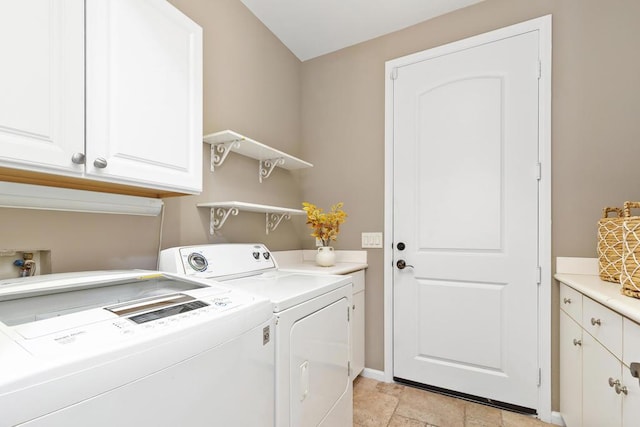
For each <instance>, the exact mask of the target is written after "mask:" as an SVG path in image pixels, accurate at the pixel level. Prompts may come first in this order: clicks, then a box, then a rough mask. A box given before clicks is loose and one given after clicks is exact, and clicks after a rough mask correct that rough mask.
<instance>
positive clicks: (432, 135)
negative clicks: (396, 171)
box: [414, 76, 503, 250]
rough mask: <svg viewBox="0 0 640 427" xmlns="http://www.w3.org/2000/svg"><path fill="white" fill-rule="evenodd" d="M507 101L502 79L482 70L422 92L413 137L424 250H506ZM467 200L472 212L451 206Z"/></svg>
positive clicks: (420, 244) (420, 242)
mask: <svg viewBox="0 0 640 427" xmlns="http://www.w3.org/2000/svg"><path fill="white" fill-rule="evenodd" d="M501 100H502V82H501V79H500V78H499V77H484V76H481V77H478V78H467V79H464V80H454V81H450V82H446V83H443V84H441V85H440V86H437V87H435V88H434V89H432V90H429V91H427V92H425V93H422V94H420V95H419V98H418V102H417V112H416V114H417V116H418V118H419V121H418V123H417V125H418V130H417V135H416V138H415V140H414V143H415V144H417V146H416V147H415V151H416V152H417V153H418V157H417V158H418V159H419V162H420V165H421V167H420V168H419V169H418V171H419V178H418V180H417V193H418V194H417V196H418V197H417V199H418V200H419V209H418V217H419V218H420V221H419V222H418V225H419V227H420V231H419V233H418V236H419V239H420V240H419V247H420V248H422V249H480V250H487V249H489V250H491V249H494V250H495V249H500V248H501V246H502V245H501V241H502V239H501V227H500V223H501V217H502V215H501V214H502V206H501V201H502V191H501V177H502V173H501V172H502V161H501V158H502V151H503V150H502V140H501V135H502V126H501V124H502V122H503V120H502V117H501V115H502V109H501V107H502V102H501ZM421 141H432V143H429V144H420V142H421ZM471 141H472V143H470V142H471ZM452 159H455V160H456V161H451V160H452ZM469 177H473V178H474V179H473V180H470V179H468V178H469ZM462 201H464V205H465V206H469V207H473V208H472V210H473V214H470V212H471V209H464V208H462V209H451V207H452V206H456V205H460V204H461V202H462Z"/></svg>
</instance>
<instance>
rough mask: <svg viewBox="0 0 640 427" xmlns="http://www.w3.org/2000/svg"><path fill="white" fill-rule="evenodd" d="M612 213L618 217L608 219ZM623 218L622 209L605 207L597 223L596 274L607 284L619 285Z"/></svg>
mask: <svg viewBox="0 0 640 427" xmlns="http://www.w3.org/2000/svg"><path fill="white" fill-rule="evenodd" d="M613 212H615V213H616V214H617V215H618V216H617V217H612V218H609V214H610V213H613ZM623 216H624V213H623V210H622V209H620V208H611V207H606V208H604V209H603V210H602V218H601V219H600V220H599V221H598V272H599V274H600V278H601V279H602V280H606V281H607V282H615V283H620V272H621V271H622V227H623V222H624V218H623Z"/></svg>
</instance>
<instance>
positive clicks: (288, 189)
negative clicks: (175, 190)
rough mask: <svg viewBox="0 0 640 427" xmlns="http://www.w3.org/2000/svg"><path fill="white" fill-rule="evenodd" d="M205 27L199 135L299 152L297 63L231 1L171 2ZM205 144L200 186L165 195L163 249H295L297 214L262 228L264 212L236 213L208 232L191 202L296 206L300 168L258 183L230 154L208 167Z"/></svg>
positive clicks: (204, 213) (253, 166)
mask: <svg viewBox="0 0 640 427" xmlns="http://www.w3.org/2000/svg"><path fill="white" fill-rule="evenodd" d="M171 3H173V4H174V5H175V6H176V7H178V8H179V9H180V10H182V11H183V12H184V13H185V14H186V15H188V16H189V17H190V18H191V19H193V20H194V21H196V22H197V23H198V24H200V25H201V26H202V27H203V30H204V31H203V32H204V97H203V99H204V134H205V135H206V134H208V133H212V132H217V131H220V130H225V129H231V130H234V131H236V132H239V133H241V134H243V135H246V136H248V137H250V138H252V139H255V140H257V141H260V142H262V143H264V144H267V145H269V146H271V147H274V148H276V149H278V150H281V151H285V152H287V153H289V154H292V155H294V156H300V155H301V153H300V147H301V141H300V135H301V134H300V61H299V60H298V59H297V58H296V57H295V56H294V55H293V54H292V53H291V52H290V51H289V50H288V49H287V48H286V47H284V45H283V44H282V43H281V42H280V41H279V40H278V39H277V38H276V37H275V36H274V35H273V34H272V33H271V32H270V31H269V30H268V29H267V28H266V27H265V26H264V25H262V23H261V22H260V21H258V19H257V18H256V17H255V16H253V14H252V13H251V12H250V11H249V10H248V9H247V8H246V7H245V6H244V5H243V4H242V3H241V2H240V1H238V0H215V1H211V0H171ZM203 150H204V164H205V166H204V174H203V175H204V176H203V179H204V191H203V192H202V194H201V195H199V196H189V197H180V198H177V199H166V200H165V202H166V203H167V215H166V219H165V227H164V238H163V244H162V246H163V247H170V246H175V245H189V244H198V243H209V242H210V243H218V242H256V241H259V242H263V243H265V244H266V245H267V246H268V247H269V248H270V249H272V250H285V249H298V248H299V247H300V243H299V238H298V229H299V228H300V223H301V221H302V217H296V218H294V219H293V220H291V221H283V222H282V223H281V224H280V226H279V227H278V229H277V230H275V232H273V233H270V234H269V235H267V234H266V233H265V217H264V214H257V213H242V212H241V213H240V214H239V215H238V216H237V217H230V218H229V219H228V221H227V223H226V224H225V225H224V226H223V228H222V229H221V230H220V231H219V232H218V233H217V234H216V235H215V236H209V231H208V230H209V211H208V210H207V209H202V208H201V209H198V208H196V207H195V205H196V203H200V202H214V201H231V200H238V201H243V202H252V203H259V204H267V205H275V206H283V207H290V208H301V207H302V206H301V205H300V203H301V200H302V199H301V197H302V195H301V191H300V186H299V183H298V179H299V175H300V173H299V172H290V171H286V170H283V169H281V168H276V170H275V171H274V172H273V174H272V175H271V176H270V177H269V178H268V179H266V180H265V181H264V182H263V183H262V184H260V183H259V182H258V162H257V161H255V160H253V159H249V158H246V157H242V156H239V155H237V154H234V153H232V154H230V155H229V157H228V158H227V160H226V162H225V163H224V164H223V165H222V166H221V167H219V168H217V169H216V171H215V172H213V173H212V172H210V171H209V167H208V164H209V162H210V153H209V146H208V145H205V146H204V147H203Z"/></svg>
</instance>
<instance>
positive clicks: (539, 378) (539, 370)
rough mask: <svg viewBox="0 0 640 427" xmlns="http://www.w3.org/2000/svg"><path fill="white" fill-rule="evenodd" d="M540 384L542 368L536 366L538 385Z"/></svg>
mask: <svg viewBox="0 0 640 427" xmlns="http://www.w3.org/2000/svg"><path fill="white" fill-rule="evenodd" d="M541 385H542V368H538V387H540V386H541Z"/></svg>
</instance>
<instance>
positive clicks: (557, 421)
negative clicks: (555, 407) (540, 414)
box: [551, 411, 565, 427]
mask: <svg viewBox="0 0 640 427" xmlns="http://www.w3.org/2000/svg"><path fill="white" fill-rule="evenodd" d="M551 424H553V425H556V426H561V427H564V425H565V424H564V420H563V419H562V414H560V412H556V411H552V412H551Z"/></svg>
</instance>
